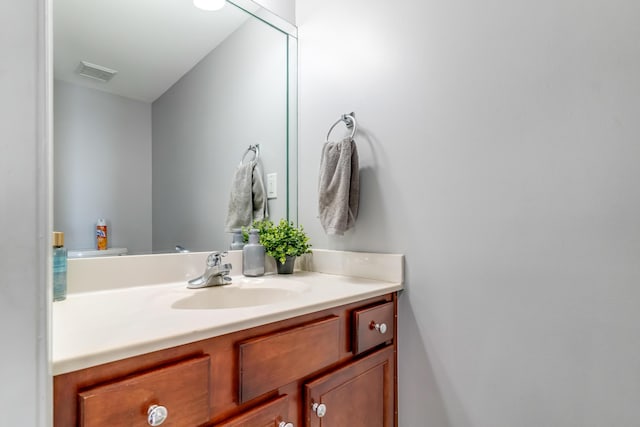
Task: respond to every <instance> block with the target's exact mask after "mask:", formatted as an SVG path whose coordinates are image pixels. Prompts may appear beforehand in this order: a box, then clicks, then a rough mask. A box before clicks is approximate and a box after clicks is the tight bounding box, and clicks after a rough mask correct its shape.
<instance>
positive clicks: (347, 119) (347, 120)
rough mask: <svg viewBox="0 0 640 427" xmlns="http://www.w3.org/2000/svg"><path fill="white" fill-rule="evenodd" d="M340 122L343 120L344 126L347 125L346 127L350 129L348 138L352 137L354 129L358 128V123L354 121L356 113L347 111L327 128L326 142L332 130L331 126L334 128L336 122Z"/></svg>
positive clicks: (354, 132)
mask: <svg viewBox="0 0 640 427" xmlns="http://www.w3.org/2000/svg"><path fill="white" fill-rule="evenodd" d="M340 122H344V124H345V126H346V127H347V129H351V135H350V136H349V138H353V136H354V135H355V134H356V130H357V128H358V123H356V114H355V113H353V112H352V113H349V114H343V115H342V116H341V117H340V119H338V121H337V122H335V123H334V124H333V125H332V126H331V127H330V128H329V132H328V133H327V140H326V142H329V135H331V131H332V130H333V128H335V127H336V126H337V125H338V123H340Z"/></svg>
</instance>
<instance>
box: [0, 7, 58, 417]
mask: <svg viewBox="0 0 640 427" xmlns="http://www.w3.org/2000/svg"><path fill="white" fill-rule="evenodd" d="M42 6H43V5H41V4H40V2H38V1H36V0H25V1H19V2H0V52H2V54H1V55H2V59H1V60H0V63H1V64H2V65H0V93H1V94H2V96H0V224H1V225H2V227H1V229H2V239H3V244H2V245H1V246H0V342H2V353H1V354H2V356H1V357H2V363H1V364H0V378H2V382H1V383H0V414H2V424H3V425H7V426H25V427H30V426H36V425H38V426H44V425H47V423H48V422H49V421H50V419H51V407H52V400H51V376H50V375H49V369H48V362H47V360H48V348H49V347H48V344H49V342H48V335H47V334H48V328H47V318H48V316H47V306H48V305H49V304H50V302H49V301H50V298H51V291H48V290H47V272H48V271H49V269H48V268H47V265H48V254H49V248H50V246H49V245H50V242H51V240H50V237H49V230H50V224H49V218H50V216H49V212H50V211H49V205H48V203H49V188H48V183H49V172H50V167H49V163H48V161H47V158H48V151H47V150H48V147H47V145H46V139H45V136H46V133H47V132H48V129H47V128H46V126H45V120H44V117H45V113H46V111H47V110H48V108H46V105H45V99H44V95H45V93H46V91H47V90H48V88H47V87H46V85H45V81H46V79H45V61H44V52H45V50H44V33H43V32H42V31H41V29H42V28H44V10H43V8H41V7H42Z"/></svg>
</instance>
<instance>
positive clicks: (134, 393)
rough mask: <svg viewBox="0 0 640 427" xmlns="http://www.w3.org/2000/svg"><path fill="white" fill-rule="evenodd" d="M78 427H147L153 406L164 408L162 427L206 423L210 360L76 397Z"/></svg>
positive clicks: (195, 360)
mask: <svg viewBox="0 0 640 427" xmlns="http://www.w3.org/2000/svg"><path fill="white" fill-rule="evenodd" d="M78 401H79V404H80V422H79V424H80V426H83V427H92V426H96V427H98V426H107V425H108V426H149V423H148V421H147V417H148V415H147V411H148V409H149V407H150V406H152V405H161V406H164V407H165V408H167V412H168V414H167V419H166V421H165V422H164V423H163V424H162V425H163V427H164V426H198V425H202V424H204V423H206V422H207V421H208V420H209V356H202V357H197V358H193V359H189V360H185V361H182V362H178V363H175V364H172V365H167V366H163V367H160V368H158V369H155V370H152V371H148V372H145V373H142V374H139V375H134V376H130V377H127V378H124V379H122V380H119V381H116V382H113V383H110V384H106V385H102V386H97V387H94V388H91V389H88V390H85V391H82V392H80V393H78Z"/></svg>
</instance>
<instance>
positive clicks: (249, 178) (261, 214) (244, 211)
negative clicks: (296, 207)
mask: <svg viewBox="0 0 640 427" xmlns="http://www.w3.org/2000/svg"><path fill="white" fill-rule="evenodd" d="M250 151H253V153H254V154H255V155H254V157H253V159H251V160H248V161H247V160H245V157H246V156H247V153H249V152H250ZM267 218H269V212H268V208H267V190H266V188H265V185H264V178H263V173H262V166H261V165H260V147H259V145H257V144H256V145H251V146H249V148H248V149H247V151H246V152H245V154H244V155H243V157H242V161H241V162H240V164H239V165H238V167H237V168H236V171H235V174H234V176H233V181H232V182H231V194H230V196H229V210H228V212H227V220H226V222H225V230H226V231H227V232H231V231H232V230H233V229H234V228H240V227H247V226H249V225H251V224H253V222H254V221H262V220H264V219H267Z"/></svg>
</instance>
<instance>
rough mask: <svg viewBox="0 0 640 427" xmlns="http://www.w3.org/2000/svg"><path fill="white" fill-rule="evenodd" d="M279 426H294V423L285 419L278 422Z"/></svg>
mask: <svg viewBox="0 0 640 427" xmlns="http://www.w3.org/2000/svg"><path fill="white" fill-rule="evenodd" d="M278 427H294V426H293V423H286V422H284V421H280V424H278Z"/></svg>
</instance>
